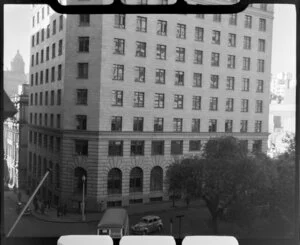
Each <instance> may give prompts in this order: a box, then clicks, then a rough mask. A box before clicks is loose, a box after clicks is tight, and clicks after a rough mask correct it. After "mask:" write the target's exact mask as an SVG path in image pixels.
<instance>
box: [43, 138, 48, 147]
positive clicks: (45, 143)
mask: <svg viewBox="0 0 300 245" xmlns="http://www.w3.org/2000/svg"><path fill="white" fill-rule="evenodd" d="M44 148H48V135H44Z"/></svg>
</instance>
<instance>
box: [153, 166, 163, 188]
mask: <svg viewBox="0 0 300 245" xmlns="http://www.w3.org/2000/svg"><path fill="white" fill-rule="evenodd" d="M162 190H163V169H162V168H161V167H159V166H155V167H154V168H152V170H151V174H150V191H162Z"/></svg>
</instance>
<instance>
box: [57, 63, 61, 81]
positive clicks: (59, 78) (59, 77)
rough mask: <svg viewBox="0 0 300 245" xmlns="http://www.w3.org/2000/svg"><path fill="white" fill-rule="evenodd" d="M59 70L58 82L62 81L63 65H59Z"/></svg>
mask: <svg viewBox="0 0 300 245" xmlns="http://www.w3.org/2000/svg"><path fill="white" fill-rule="evenodd" d="M57 68H58V69H57V80H58V81H60V80H61V77H62V65H58V67H57Z"/></svg>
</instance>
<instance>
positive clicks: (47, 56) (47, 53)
mask: <svg viewBox="0 0 300 245" xmlns="http://www.w3.org/2000/svg"><path fill="white" fill-rule="evenodd" d="M49 54H50V47H49V46H48V47H47V48H46V60H49Z"/></svg>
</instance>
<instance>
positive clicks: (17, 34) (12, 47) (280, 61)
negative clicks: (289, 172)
mask: <svg viewBox="0 0 300 245" xmlns="http://www.w3.org/2000/svg"><path fill="white" fill-rule="evenodd" d="M30 9H31V7H30V5H7V6H5V8H4V70H6V68H8V69H10V61H11V60H12V58H13V57H14V56H15V54H16V52H17V50H18V49H19V50H20V53H21V55H22V56H23V58H24V61H25V63H26V66H25V71H26V72H28V71H29V66H28V65H29V52H30V35H29V32H30V24H31V17H30ZM282 71H284V72H291V73H292V74H293V75H294V77H295V71H296V11H295V7H294V5H275V13H274V22H273V52H272V71H271V72H272V74H277V73H279V72H282Z"/></svg>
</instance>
